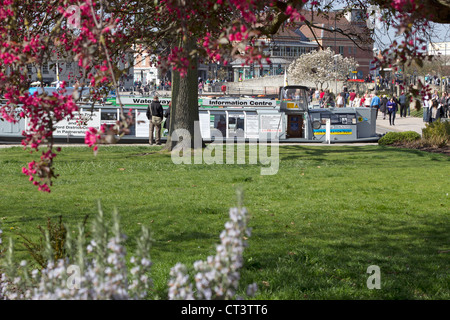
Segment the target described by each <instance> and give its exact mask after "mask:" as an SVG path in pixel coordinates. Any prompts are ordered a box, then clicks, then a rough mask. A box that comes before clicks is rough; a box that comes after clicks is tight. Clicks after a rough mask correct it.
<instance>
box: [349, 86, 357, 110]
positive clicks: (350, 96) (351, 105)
mask: <svg viewBox="0 0 450 320" xmlns="http://www.w3.org/2000/svg"><path fill="white" fill-rule="evenodd" d="M355 98H356V92H355V90H352V92H350V94H349V95H348V100H349V103H350V107H354V104H353V101H354V100H355ZM358 107H359V106H358Z"/></svg>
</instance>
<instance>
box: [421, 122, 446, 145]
mask: <svg viewBox="0 0 450 320" xmlns="http://www.w3.org/2000/svg"><path fill="white" fill-rule="evenodd" d="M422 136H423V140H424V141H425V142H426V143H428V144H430V145H432V146H434V147H438V148H442V147H444V146H446V145H448V144H449V142H450V122H448V121H440V120H438V121H436V122H433V123H430V124H427V125H426V127H425V128H424V129H422Z"/></svg>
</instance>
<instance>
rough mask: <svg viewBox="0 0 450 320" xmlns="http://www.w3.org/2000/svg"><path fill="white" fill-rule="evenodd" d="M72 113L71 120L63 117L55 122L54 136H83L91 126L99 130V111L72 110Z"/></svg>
mask: <svg viewBox="0 0 450 320" xmlns="http://www.w3.org/2000/svg"><path fill="white" fill-rule="evenodd" d="M73 115H74V116H73V119H72V120H69V119H68V118H65V119H63V120H61V121H59V122H58V123H56V124H55V126H54V128H55V131H54V135H55V136H61V135H63V136H67V135H69V136H76V137H84V136H85V135H86V131H87V130H88V129H89V128H91V127H93V128H95V129H97V130H100V111H93V112H90V111H84V112H74V114H73Z"/></svg>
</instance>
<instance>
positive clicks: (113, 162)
mask: <svg viewBox="0 0 450 320" xmlns="http://www.w3.org/2000/svg"><path fill="white" fill-rule="evenodd" d="M157 151H158V148H156V147H153V148H149V147H146V146H136V147H121V146H115V147H100V150H99V154H98V155H97V156H96V157H95V156H94V155H93V154H92V151H91V150H90V149H88V148H87V147H86V148H75V147H72V148H69V147H68V148H63V152H62V153H61V154H60V155H59V156H58V157H57V162H56V170H57V172H58V173H59V174H60V177H58V179H56V181H55V183H54V185H53V187H52V192H51V193H50V194H45V193H41V192H38V191H37V188H35V187H34V186H32V184H31V183H29V182H28V181H27V177H26V176H25V175H23V174H22V173H21V167H22V166H25V165H26V163H27V162H28V161H29V160H30V159H32V158H31V157H32V156H33V157H35V156H37V155H30V154H29V153H27V152H24V151H23V149H22V148H11V149H1V150H0V172H1V173H2V184H1V185H0V219H1V220H0V222H1V223H2V229H3V231H4V238H8V237H9V236H13V237H14V238H16V239H18V237H17V235H15V232H17V231H20V232H22V233H24V234H27V235H29V236H32V237H34V238H35V239H36V238H37V236H38V230H37V229H36V226H37V225H45V223H46V219H47V217H57V216H58V215H61V214H62V215H63V217H64V221H65V222H67V223H69V224H70V225H71V226H73V227H74V228H75V226H76V225H77V224H78V223H80V222H81V221H82V220H83V218H84V216H85V215H86V214H90V215H91V217H93V216H94V215H95V214H96V212H97V201H98V200H101V203H102V206H103V208H104V211H105V213H107V214H108V215H110V214H111V212H112V211H113V209H114V207H116V208H117V209H118V211H119V213H120V215H121V221H122V227H123V231H124V232H125V233H126V234H127V235H128V240H127V249H128V251H129V252H130V251H131V252H132V251H133V249H134V247H135V243H136V242H135V241H136V237H137V235H138V234H139V230H140V228H141V225H146V226H148V227H149V228H150V229H151V230H152V233H153V238H154V240H155V241H154V244H153V248H152V260H153V262H154V266H153V273H152V275H151V276H152V278H153V280H154V283H155V294H156V295H157V296H159V297H160V298H163V299H165V298H166V294H167V291H166V290H167V288H166V284H167V282H168V275H169V270H170V268H171V267H173V266H174V265H175V264H176V263H177V262H182V263H185V264H188V265H190V266H191V265H192V263H193V262H194V261H196V260H199V259H206V257H207V256H208V255H211V254H214V253H215V245H216V244H217V243H218V242H219V234H220V232H221V230H222V229H223V225H224V223H225V222H226V221H227V220H228V208H230V207H232V206H234V205H235V204H236V196H235V194H236V192H235V190H236V188H238V187H242V188H243V190H244V196H245V197H244V205H245V206H246V207H247V208H248V210H249V212H250V214H251V220H250V227H251V228H252V229H253V233H252V236H251V237H250V238H249V240H248V242H249V247H248V248H247V249H246V251H245V252H244V258H245V266H244V269H243V270H242V279H241V290H242V292H241V293H243V292H244V290H245V287H246V286H247V285H248V284H250V283H253V282H256V283H257V284H258V294H257V296H256V298H257V299H282V300H285V299H286V300H287V299H450V285H449V284H450V275H449V266H450V252H449V250H450V224H449V222H450V209H449V208H450V201H449V196H448V194H449V192H450V190H449V181H450V180H449V169H450V161H449V158H448V157H447V156H444V155H440V154H429V153H425V152H420V151H415V150H407V149H395V148H390V147H379V146H364V147H359V146H321V147H316V146H308V145H303V146H281V147H280V168H279V171H278V173H277V174H276V175H265V176H263V175H261V174H260V171H261V170H260V169H261V165H259V164H258V165H250V164H245V165H237V164H235V165H206V164H202V165H175V164H173V163H172V161H171V157H170V154H164V153H159V152H157ZM247 163H248V162H247ZM55 221H56V220H55ZM11 228H13V229H11ZM4 242H7V241H6V239H4ZM16 248H17V251H18V252H17V254H18V256H19V258H23V257H27V255H26V251H25V250H24V249H23V247H21V245H20V241H19V240H18V241H16ZM370 265H377V266H379V267H380V270H381V289H380V290H376V289H375V290H369V289H368V288H367V286H366V282H367V278H368V277H369V276H370V274H368V273H367V268H368V267H369V266H370Z"/></svg>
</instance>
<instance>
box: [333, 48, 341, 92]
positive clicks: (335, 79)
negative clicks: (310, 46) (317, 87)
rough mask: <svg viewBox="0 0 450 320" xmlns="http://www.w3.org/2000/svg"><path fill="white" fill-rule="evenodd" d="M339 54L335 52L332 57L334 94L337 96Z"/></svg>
mask: <svg viewBox="0 0 450 320" xmlns="http://www.w3.org/2000/svg"><path fill="white" fill-rule="evenodd" d="M339 56H340V54H335V55H334V56H333V59H334V83H335V85H336V89H335V94H336V96H337V58H338V57H339Z"/></svg>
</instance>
